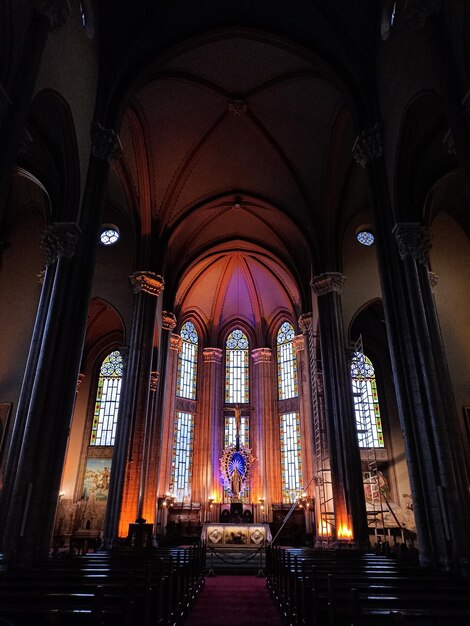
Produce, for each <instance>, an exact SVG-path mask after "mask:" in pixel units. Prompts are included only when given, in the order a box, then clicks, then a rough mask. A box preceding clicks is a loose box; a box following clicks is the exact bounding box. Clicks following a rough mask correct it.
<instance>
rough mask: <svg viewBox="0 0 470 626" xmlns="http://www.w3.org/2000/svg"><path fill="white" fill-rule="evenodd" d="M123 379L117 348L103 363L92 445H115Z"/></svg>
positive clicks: (97, 394)
mask: <svg viewBox="0 0 470 626" xmlns="http://www.w3.org/2000/svg"><path fill="white" fill-rule="evenodd" d="M121 381H122V357H121V353H120V352H119V350H115V351H114V352H111V354H108V356H107V357H106V358H105V359H104V361H103V363H102V364H101V368H100V376H99V379H98V390H97V392H96V401H95V411H94V413H93V425H92V427H91V438H90V446H113V445H114V438H115V436H116V423H117V417H118V410H119V398H120V395H121Z"/></svg>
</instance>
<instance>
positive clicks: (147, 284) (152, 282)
mask: <svg viewBox="0 0 470 626" xmlns="http://www.w3.org/2000/svg"><path fill="white" fill-rule="evenodd" d="M129 278H130V279H131V284H132V287H133V289H134V293H140V292H141V291H143V292H145V293H148V294H150V295H151V296H159V295H160V294H161V293H162V291H163V289H164V288H165V281H164V280H163V278H162V277H161V276H160V275H159V274H155V272H142V271H141V272H134V274H131V275H130V276H129Z"/></svg>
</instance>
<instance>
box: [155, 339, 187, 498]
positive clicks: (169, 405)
mask: <svg viewBox="0 0 470 626" xmlns="http://www.w3.org/2000/svg"><path fill="white" fill-rule="evenodd" d="M182 341H183V340H182V339H181V337H180V335H176V334H174V333H171V332H170V336H169V345H168V354H167V363H166V377H165V390H164V397H163V411H162V413H163V424H162V429H161V438H160V442H159V447H161V450H162V453H161V458H160V471H159V475H158V487H157V493H158V496H159V497H161V496H163V495H164V494H166V493H167V492H168V491H169V488H170V483H171V461H172V442H173V430H174V427H175V394H176V377H177V375H178V354H179V352H180V350H181V344H182Z"/></svg>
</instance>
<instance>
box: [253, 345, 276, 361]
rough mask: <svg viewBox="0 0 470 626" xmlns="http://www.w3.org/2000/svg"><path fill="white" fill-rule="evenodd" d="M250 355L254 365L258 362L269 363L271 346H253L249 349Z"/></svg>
mask: <svg viewBox="0 0 470 626" xmlns="http://www.w3.org/2000/svg"><path fill="white" fill-rule="evenodd" d="M251 356H252V357H253V362H254V364H255V365H258V363H271V358H272V350H271V348H255V349H254V350H252V351H251Z"/></svg>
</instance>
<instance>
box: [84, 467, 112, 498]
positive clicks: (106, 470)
mask: <svg viewBox="0 0 470 626" xmlns="http://www.w3.org/2000/svg"><path fill="white" fill-rule="evenodd" d="M110 472H111V459H109V458H108V459H87V462H86V467H85V476H84V478H83V497H84V498H85V499H86V500H88V499H89V498H90V497H93V498H95V500H102V501H103V500H104V501H106V500H107V499H108V492H109V474H110Z"/></svg>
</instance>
